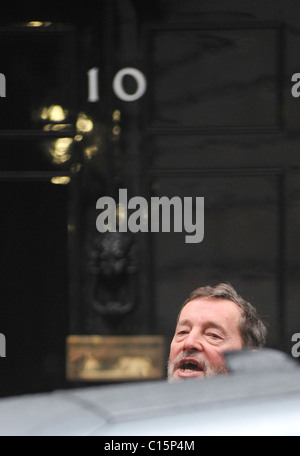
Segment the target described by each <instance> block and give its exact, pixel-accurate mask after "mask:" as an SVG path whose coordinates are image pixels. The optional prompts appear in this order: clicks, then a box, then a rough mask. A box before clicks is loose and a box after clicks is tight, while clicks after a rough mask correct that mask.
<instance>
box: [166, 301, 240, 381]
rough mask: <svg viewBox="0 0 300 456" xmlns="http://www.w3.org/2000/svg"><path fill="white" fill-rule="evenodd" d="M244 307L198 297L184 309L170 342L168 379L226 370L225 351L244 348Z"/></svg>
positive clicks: (206, 374) (201, 375)
mask: <svg viewBox="0 0 300 456" xmlns="http://www.w3.org/2000/svg"><path fill="white" fill-rule="evenodd" d="M240 318H241V311H240V309H239V307H238V306H237V304H235V303H234V302H232V301H228V300H226V299H220V298H197V299H194V300H192V301H190V302H188V303H187V304H186V305H185V306H184V307H183V309H182V311H181V314H180V316H179V319H178V323H177V326H176V330H175V334H174V337H173V340H172V342H171V347H170V356H169V363H168V379H169V381H177V380H183V379H187V378H202V377H205V376H210V375H216V374H220V373H225V372H226V368H225V361H224V358H223V352H224V351H227V350H241V349H242V348H243V342H242V337H241V334H240V330H239V321H240Z"/></svg>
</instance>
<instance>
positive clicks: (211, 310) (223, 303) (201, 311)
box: [178, 297, 241, 322]
mask: <svg viewBox="0 0 300 456" xmlns="http://www.w3.org/2000/svg"><path fill="white" fill-rule="evenodd" d="M191 315H193V316H199V317H200V316H202V315H207V316H212V317H214V318H217V319H218V317H219V318H225V319H227V318H230V317H231V316H233V315H235V316H237V317H240V316H241V309H240V308H239V306H238V305H237V304H236V303H235V302H233V301H230V300H229V299H223V298H202V297H201V298H195V299H192V300H191V301H189V302H187V303H186V304H185V306H184V307H183V308H182V309H181V312H180V314H179V316H178V322H179V321H182V320H183V319H188V318H190V316H191Z"/></svg>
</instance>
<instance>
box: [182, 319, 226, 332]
mask: <svg viewBox="0 0 300 456" xmlns="http://www.w3.org/2000/svg"><path fill="white" fill-rule="evenodd" d="M191 325H192V323H191V320H189V319H188V318H185V319H184V320H179V321H178V324H177V328H178V327H180V326H191ZM204 327H205V328H214V329H218V330H220V331H222V332H223V333H226V328H225V327H224V326H223V325H221V324H219V323H217V322H215V321H212V320H209V321H206V322H205V323H204Z"/></svg>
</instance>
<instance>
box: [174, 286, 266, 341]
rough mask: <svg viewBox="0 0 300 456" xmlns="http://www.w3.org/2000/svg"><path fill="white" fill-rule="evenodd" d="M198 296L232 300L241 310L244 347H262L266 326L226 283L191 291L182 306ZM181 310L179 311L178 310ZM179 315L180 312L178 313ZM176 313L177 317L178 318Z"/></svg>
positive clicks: (255, 312)
mask: <svg viewBox="0 0 300 456" xmlns="http://www.w3.org/2000/svg"><path fill="white" fill-rule="evenodd" d="M199 298H219V299H227V300H229V301H232V302H234V303H235V304H237V306H238V307H239V308H240V310H241V319H240V328H239V329H240V333H241V337H242V341H243V346H244V347H263V346H264V345H265V343H266V337H267V328H266V326H265V324H264V323H263V321H262V319H261V318H260V316H259V315H258V313H257V311H256V309H255V308H254V307H253V306H252V304H250V303H249V302H247V301H246V300H245V299H244V298H242V297H241V296H240V295H239V294H238V293H237V292H236V290H235V289H234V288H233V287H232V286H231V285H230V284H228V283H220V284H219V285H216V286H214V287H212V286H205V287H200V288H197V289H196V290H194V291H192V292H191V293H190V295H189V296H188V298H187V299H186V300H185V301H184V303H183V305H182V308H181V310H182V309H183V307H184V306H185V305H186V304H187V303H188V302H190V301H192V300H194V299H199ZM180 312H181V311H180ZM179 315H180V313H179ZM179 315H178V318H179Z"/></svg>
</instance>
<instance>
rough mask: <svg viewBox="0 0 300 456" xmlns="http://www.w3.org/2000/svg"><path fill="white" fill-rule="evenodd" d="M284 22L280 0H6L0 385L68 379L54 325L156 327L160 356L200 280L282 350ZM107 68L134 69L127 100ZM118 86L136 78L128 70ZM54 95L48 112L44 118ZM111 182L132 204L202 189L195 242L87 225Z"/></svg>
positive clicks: (292, 220) (291, 185)
mask: <svg viewBox="0 0 300 456" xmlns="http://www.w3.org/2000/svg"><path fill="white" fill-rule="evenodd" d="M299 18H300V7H299V4H298V2H297V1H293V0H290V1H280V0H277V1H264V2H256V1H250V2H243V4H241V2H232V1H226V0H223V1H210V2H206V1H204V2H203V1H202V2H198V1H193V0H188V1H185V2H180V1H167V0H157V1H155V2H153V1H152V2H138V1H130V0H121V1H118V0H110V1H109V0H106V1H102V2H96V3H94V2H93V3H91V4H89V3H88V2H86V3H85V5H84V7H83V8H80V11H79V10H78V9H77V8H76V7H75V6H72V7H71V6H70V5H66V4H63V5H59V6H58V7H55V6H54V5H53V4H52V3H51V6H50V5H49V7H48V6H47V5H45V6H44V5H43V7H42V8H39V10H38V9H35V10H34V9H29V7H28V6H26V5H21V6H20V5H18V8H15V7H14V5H13V4H12V5H11V7H10V8H9V7H7V9H6V11H5V13H4V14H2V16H1V29H0V36H1V40H0V49H1V53H0V72H2V73H3V74H5V76H6V81H7V90H6V97H5V98H1V99H0V115H1V123H0V165H1V166H0V185H1V190H2V191H1V195H2V198H1V205H0V207H1V224H0V233H1V277H2V287H1V288H2V299H1V308H0V312H1V315H0V316H1V318H0V325H1V326H0V331H1V332H2V333H3V334H5V336H6V341H7V353H6V355H7V356H6V358H1V359H0V363H1V371H2V375H1V388H0V395H2V396H5V395H9V394H22V393H27V392H36V391H45V390H49V389H53V388H62V387H67V388H68V387H72V386H73V385H74V383H71V382H69V381H68V380H67V379H66V377H65V366H66V349H65V346H66V345H65V342H66V337H67V336H68V335H69V334H81V335H91V334H99V335H156V334H158V335H162V336H164V337H165V341H166V353H167V347H168V343H169V342H170V339H171V337H172V333H173V330H174V325H175V320H176V315H177V312H178V309H179V307H180V305H181V303H182V301H183V300H184V299H185V297H186V295H187V294H188V293H189V292H190V291H191V290H192V289H194V288H196V287H198V286H200V285H204V284H216V283H218V282H227V281H229V282H230V283H232V285H233V286H235V287H236V289H237V290H238V291H239V292H240V293H241V294H242V295H243V296H244V297H245V298H246V299H248V300H249V301H251V302H252V303H253V304H254V305H255V306H256V307H257V309H258V311H259V312H260V313H261V314H262V315H263V317H264V318H265V320H266V321H267V322H268V324H269V338H268V345H269V346H271V347H274V348H279V349H282V350H285V351H287V352H291V347H292V342H291V337H292V335H293V334H294V333H297V332H299V331H300V309H299V303H298V295H299V266H300V265H299V252H298V250H299V242H298V238H299V223H300V218H299V213H300V212H299V211H300V207H299V204H300V200H299V195H300V179H299V177H300V175H299V153H298V150H299V142H300V137H299V125H300V122H299V120H300V118H299V116H300V114H299V112H300V111H299V100H298V99H297V98H294V97H293V96H292V95H291V88H292V85H293V84H292V82H291V77H292V75H293V74H294V73H297V72H298V71H299V59H298V57H299V55H300V52H299V51H300V39H299V36H300V35H299V31H300V30H299V25H298V24H299ZM30 21H41V22H43V23H42V24H41V26H34V25H37V24H32V23H31V24H30V26H28V23H29V22H30ZM124 67H134V68H137V69H139V70H140V71H141V72H142V73H143V74H144V75H145V77H146V80H147V90H146V92H145V94H144V95H143V97H141V98H139V99H138V100H136V101H134V102H126V101H123V100H120V99H119V98H118V97H117V96H116V94H115V93H114V91H113V87H112V81H113V78H114V75H115V74H116V73H117V71H118V70H120V69H121V68H124ZM92 68H98V71H99V72H98V89H99V99H98V100H96V101H93V102H91V101H89V100H88V92H89V83H88V72H89V70H90V69H92ZM124 85H125V90H126V91H127V92H128V93H134V90H136V86H135V85H134V82H133V81H132V79H130V78H127V79H126V80H124ZM53 105H55V106H61V107H62V108H63V113H61V112H58V113H57V112H56V117H55V116H54V117H51V112H50V111H49V109H48V110H47V109H45V108H49V107H50V106H53ZM78 120H81V121H83V123H81V124H78ZM89 122H92V125H93V129H91V130H90V129H89V125H91V123H89ZM80 125H81V126H80ZM82 125H83V127H82ZM53 177H56V178H57V177H63V178H64V180H63V182H64V184H65V185H55V184H54V183H53V179H52V178H53ZM66 178H67V180H66ZM51 179H52V180H51ZM119 188H127V189H128V195H129V197H132V196H136V195H141V196H144V197H145V198H148V200H149V199H150V198H151V197H152V196H168V197H169V198H171V197H172V196H175V195H176V196H180V197H181V198H184V197H187V196H190V197H196V196H202V197H204V198H205V236H204V240H203V242H201V243H198V244H187V243H186V242H185V239H184V236H185V233H173V232H171V233H137V234H134V235H133V234H131V233H127V234H126V235H123V236H120V238H118V239H115V238H113V237H112V236H103V235H99V233H98V232H97V230H96V226H95V221H96V217H97V211H96V207H95V204H96V201H97V199H98V198H100V197H101V196H104V195H110V196H112V197H114V198H116V197H117V195H118V189H119ZM105 246H108V250H106V251H105V252H103V249H104V247H105ZM104 254H105V255H106V257H105V255H104ZM101 255H102V256H101ZM103 255H104V257H103ZM100 256H101V258H102V259H103V258H105V261H104V262H101V261H100V260H99V258H100ZM124 264H125V265H126V266H124ZM128 265H129V267H128ZM112 300H113V301H114V302H116V303H117V304H118V306H117V307H116V306H115V307H112V306H111V305H110V304H109V303H110V302H111V301H112ZM127 302H129V303H130V304H131V305H130V306H129V309H127V308H126V303H127Z"/></svg>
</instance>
